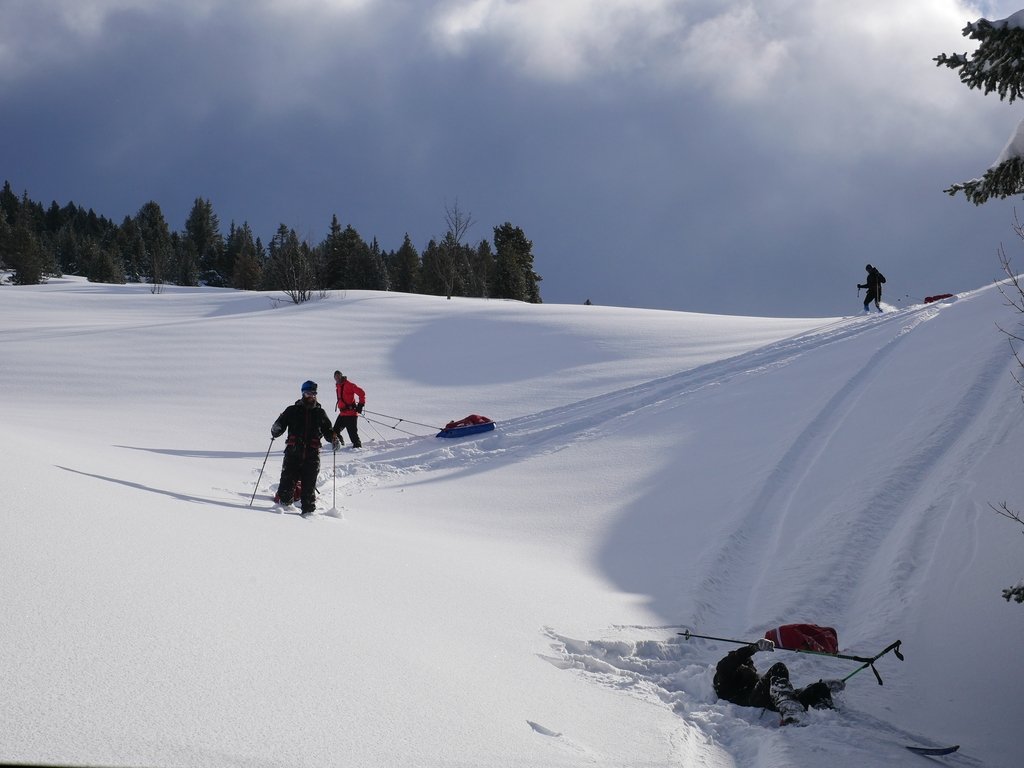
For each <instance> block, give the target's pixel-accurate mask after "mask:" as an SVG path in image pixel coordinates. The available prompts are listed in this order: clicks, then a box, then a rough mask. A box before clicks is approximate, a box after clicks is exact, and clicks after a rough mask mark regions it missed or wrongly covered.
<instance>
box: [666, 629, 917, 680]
mask: <svg viewBox="0 0 1024 768" xmlns="http://www.w3.org/2000/svg"><path fill="white" fill-rule="evenodd" d="M676 634H677V635H682V636H683V637H685V638H686V639H687V640H689V639H690V638H691V637H699V638H701V639H703V640H718V641H720V642H723V643H736V644H737V645H754V643H752V642H750V641H749V640H733V639H731V638H728V637H711V636H710V635H698V634H695V633H693V632H691V631H690V630H686V631H685V632H676ZM901 644H902V641H901V640H897V641H896V642H894V643H892V644H890V645H889V646H887V647H886V648H884V649H883V650H881V651H879V652H878V653H877V654H875V655H874V656H854V655H853V654H849V653H829V652H828V651H815V650H812V649H810V648H782V647H780V648H779V650H781V651H792V652H793V653H808V654H811V655H812V656H828V657H829V658H832V659H846V660H848V661H859V662H862V663H863V664H864V666H862V667H859V668H858V669H855V670H854V671H853V672H851V673H850V674H849V675H847V676H846V677H845V678H843V679H844V680H847V679H849V678H850V677H852V676H853V675H855V674H857V673H858V672H860V671H862V670H864V669H867V668H868V667H871V670H872V671H873V672H874V673H875V677H876V678H878V684H879V685H881V684H882V678H881V677H880V676H879V674H878V670H877V669H875V667H874V664H875V662H876V661H878V660H879V659H880V658H882V657H883V656H885V654H887V653H888V652H889V651H892V652H893V653H895V654H896V658H898V659H899V660H900V661H903V654H902V653H900V645H901Z"/></svg>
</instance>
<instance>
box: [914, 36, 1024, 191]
mask: <svg viewBox="0 0 1024 768" xmlns="http://www.w3.org/2000/svg"><path fill="white" fill-rule="evenodd" d="M1010 22H1011V20H1010V19H1004V20H1002V21H995V22H992V21H989V20H987V19H979V20H978V21H976V22H973V23H970V24H968V25H967V26H966V27H964V29H963V35H964V37H968V38H971V39H972V40H978V41H980V44H979V45H978V48H977V49H976V50H975V51H974V53H972V54H970V55H968V54H966V53H962V54H945V53H943V54H939V55H938V56H936V57H935V59H934V61H935V63H936V66H939V67H942V66H945V67H949V68H950V69H952V70H955V71H959V74H960V82H962V83H963V84H964V85H966V86H967V87H968V88H971V89H975V88H977V89H978V90H982V91H983V92H984V93H986V94H989V93H992V92H993V91H995V92H996V93H998V94H999V99H1000V101H1006V102H1007V103H1009V104H1012V103H1013V102H1014V101H1015V100H1016V99H1019V98H1021V96H1022V95H1024V28H1021V27H1019V26H1017V25H1016V24H1015V23H1010ZM1016 135H1017V138H1015V139H1014V140H1013V141H1011V142H1010V144H1009V145H1008V147H1007V150H1008V151H1006V152H1004V153H1003V155H1002V156H1001V157H1000V158H999V159H998V160H997V161H996V164H995V165H993V166H992V167H991V168H989V169H988V170H987V171H985V174H984V175H983V176H982V177H981V178H980V179H971V180H970V181H964V182H961V183H959V184H953V185H952V186H951V187H949V188H948V189H946V190H945V192H946V193H948V194H949V195H952V196H955V195H956V193H957V192H963V193H964V196H965V197H966V198H967V199H968V200H969V201H970V202H972V203H974V204H975V205H981V204H982V203H984V202H985V201H987V200H989V199H990V198H1006V197H1010V196H1012V195H1020V194H1024V158H1022V155H1024V141H1019V140H1018V139H1024V121H1021V123H1020V125H1018V127H1017V134H1016Z"/></svg>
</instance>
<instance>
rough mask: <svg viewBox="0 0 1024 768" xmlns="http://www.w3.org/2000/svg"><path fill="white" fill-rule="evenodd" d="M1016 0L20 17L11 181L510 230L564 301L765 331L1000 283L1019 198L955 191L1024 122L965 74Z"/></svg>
mask: <svg viewBox="0 0 1024 768" xmlns="http://www.w3.org/2000/svg"><path fill="white" fill-rule="evenodd" d="M1019 6H1020V3H1019V0H1017V2H989V3H964V2H960V1H959V0H907V2H902V3H900V4H898V7H895V8H894V7H893V5H892V3H889V2H884V1H883V0H864V1H863V2H858V3H856V4H851V3H846V2H841V1H840V0H808V2H803V3H792V2H789V1H788V0H750V1H749V2H721V1H715V2H711V1H710V0H601V2H596V1H590V2H588V1H586V0H562V1H561V2H548V1H547V0H520V1H519V2H512V1H511V0H415V2H413V1H412V0H323V1H320V2H311V1H309V0H296V1H294V2H284V0H245V2H240V1H238V0H225V1H223V2H217V1H216V0H173V1H171V0H166V1H161V0H154V1H151V2H144V1H142V0H84V1H83V0H3V2H0V126H2V135H3V141H2V142H0V175H2V176H3V178H4V179H6V180H7V181H9V182H10V183H11V184H12V187H13V188H14V189H15V191H16V192H17V193H18V194H21V193H22V192H24V193H27V194H28V195H29V197H30V198H31V199H33V200H37V201H40V202H42V203H43V204H44V205H48V204H49V202H50V201H57V202H58V203H59V204H61V205H63V204H65V203H67V202H69V201H70V202H74V203H76V204H78V205H81V206H83V207H86V208H92V209H93V210H95V211H96V212H97V213H99V214H102V215H105V216H107V217H109V218H111V219H113V220H114V221H117V222H120V221H121V220H122V219H123V218H124V216H128V215H134V214H136V213H137V212H138V210H139V208H141V207H142V205H143V204H145V203H146V202H148V201H150V200H154V201H156V202H157V203H158V204H159V205H160V207H161V209H162V210H163V212H164V215H165V217H166V218H167V220H168V223H169V225H170V226H171V228H172V229H175V230H177V231H181V230H183V229H184V223H185V220H186V218H187V216H188V213H189V211H190V209H191V207H192V205H193V203H194V201H195V200H196V199H197V198H203V199H205V200H209V201H210V202H211V203H212V204H213V208H214V211H215V213H216V214H217V215H218V217H219V218H220V221H221V225H222V227H223V228H224V230H225V231H226V230H227V228H228V226H229V225H230V223H231V222H235V223H236V224H241V223H243V222H248V223H249V224H250V225H251V226H252V228H253V230H254V232H255V233H256V234H257V235H259V236H261V237H262V239H263V240H264V242H267V241H269V239H270V238H271V236H272V235H273V233H274V232H275V231H276V229H277V228H278V226H279V225H280V224H282V223H283V224H286V225H287V226H289V227H291V228H294V229H295V230H296V232H297V233H299V234H300V236H302V237H304V238H306V239H308V240H309V241H311V242H319V241H320V240H321V239H322V238H323V237H324V236H325V235H326V233H327V231H328V227H329V224H330V221H331V217H332V216H334V215H337V216H338V218H339V221H341V222H342V224H343V225H348V224H350V225H352V226H353V227H355V229H356V230H357V231H358V232H359V233H360V234H361V235H362V236H363V238H364V239H366V240H367V241H368V242H369V241H370V240H371V239H373V238H376V239H377V241H378V242H379V243H380V245H381V247H382V248H384V249H385V250H391V249H397V248H398V247H399V246H400V245H401V243H402V240H403V238H404V236H405V234H409V236H410V238H411V239H412V242H413V244H414V245H416V247H417V248H419V249H420V250H422V249H423V248H424V247H425V246H426V245H427V243H428V242H429V241H430V239H432V238H440V237H441V236H443V234H444V232H445V231H446V227H447V225H446V221H445V211H446V209H450V208H452V207H454V206H456V205H457V206H458V207H459V209H460V210H462V211H463V212H466V213H468V215H469V217H470V219H471V221H472V222H473V225H472V226H471V227H470V229H469V231H468V233H467V239H468V240H469V241H470V242H471V243H474V244H475V243H476V242H479V241H480V240H483V239H488V240H490V239H492V238H493V230H494V227H496V226H500V225H501V224H503V223H505V222H511V223H513V224H514V225H516V226H519V227H521V228H522V229H523V231H524V232H525V234H526V235H527V237H528V238H530V239H531V240H532V242H533V245H534V256H535V267H536V271H537V272H538V273H539V274H540V275H541V276H542V277H543V283H542V284H541V291H542V296H543V298H544V300H545V301H550V302H555V303H582V302H583V301H585V300H586V299H590V300H591V301H593V302H595V303H598V304H606V305H615V306H626V307H645V308H660V309H675V310H686V311H700V312H717V313H726V314H747V315H767V316H782V317H785V316H806V317H810V316H833V315H838V314H844V313H847V312H850V311H853V310H855V309H856V308H857V289H856V286H857V284H858V283H861V282H862V281H863V280H864V277H865V271H864V267H865V265H866V264H867V263H872V264H875V265H876V266H878V267H879V268H880V269H881V270H882V272H883V273H884V274H885V275H886V276H887V278H888V279H889V283H887V286H888V287H887V290H888V291H889V294H890V296H891V298H892V299H893V300H894V301H896V300H897V299H898V300H899V301H900V302H912V301H915V300H920V299H921V298H922V297H924V296H928V295H933V294H936V293H942V292H956V291H962V290H969V289H973V288H977V287H979V286H981V285H986V284H989V283H990V282H991V281H992V280H993V279H995V278H998V277H1000V276H1001V272H1000V268H999V260H998V256H997V251H998V248H999V246H1000V244H1006V245H1007V249H1008V252H1009V255H1011V257H1012V256H1013V255H1014V253H1015V249H1018V250H1019V248H1020V243H1019V242H1018V241H1017V236H1016V235H1015V234H1014V232H1013V230H1012V224H1013V220H1014V212H1015V207H1016V203H1017V201H1016V200H1007V201H996V202H990V203H988V204H986V205H984V206H983V207H980V208H978V207H975V206H972V205H971V204H970V203H968V202H966V200H964V199H963V198H962V197H960V198H950V197H948V196H947V195H945V194H944V193H943V191H942V190H943V189H945V188H947V187H948V186H949V185H951V184H953V183H955V182H959V181H964V180H967V179H971V178H975V177H977V176H980V175H981V174H982V173H983V172H984V170H985V169H986V168H988V167H989V166H990V165H991V164H993V163H994V162H995V160H996V158H997V157H998V156H999V154H1000V151H1001V150H1002V148H1003V147H1004V146H1005V145H1006V143H1007V141H1008V138H1009V137H1010V136H1012V135H1013V133H1014V131H1015V128H1016V126H1017V123H1018V122H1019V121H1020V119H1021V117H1022V113H1021V111H1020V107H1019V105H1007V104H1005V103H1001V102H1000V101H999V100H998V98H997V97H996V96H995V95H989V96H985V95H983V94H981V93H980V92H977V91H969V90H968V89H967V88H966V87H964V86H963V85H961V84H960V82H959V79H958V77H957V75H956V73H955V72H953V71H951V70H948V69H946V68H943V69H939V68H937V67H936V66H935V63H934V62H933V61H932V59H933V58H934V57H935V56H936V55H938V54H939V53H951V52H965V51H968V50H971V49H973V47H974V41H971V40H968V39H966V38H964V37H962V35H961V30H962V29H963V28H964V26H965V25H966V24H967V23H968V22H971V21H974V20H976V19H978V18H981V17H986V18H990V19H999V18H1005V17H1006V16H1009V15H1010V14H1011V13H1013V12H1015V11H1016V10H1018V9H1019Z"/></svg>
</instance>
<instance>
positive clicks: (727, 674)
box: [714, 638, 845, 725]
mask: <svg viewBox="0 0 1024 768" xmlns="http://www.w3.org/2000/svg"><path fill="white" fill-rule="evenodd" d="M774 650H775V643H773V642H772V641H771V640H768V639H767V638H761V639H760V640H758V641H757V642H756V643H751V644H750V645H744V646H742V647H740V648H737V649H736V650H735V651H730V652H729V653H728V654H727V655H726V656H725V658H723V659H722V660H721V661H719V662H718V666H717V667H716V668H715V680H714V685H715V693H717V694H718V696H719V698H722V699H725V700H726V701H731V702H732V703H733V704H739V705H741V706H744V707H763V708H765V709H770V710H772V711H773V712H778V713H779V714H780V715H782V724H783V725H788V724H790V723H796V722H798V721H799V718H800V713H802V712H805V711H806V710H807V709H808V708H809V707H814V708H815V709H832V708H834V707H835V705H834V704H833V702H832V692H833V691H841V690H842V689H843V688H844V687H845V684H844V683H843V681H842V680H829V681H827V682H826V681H825V680H819V681H818V682H816V683H811V684H810V685H808V686H805V687H803V688H800V689H798V690H794V689H793V684H792V683H791V682H790V681H789V669H787V667H786V665H785V664H783V663H782V662H781V661H780V662H778V663H776V664H773V665H772V666H771V667H770V668H769V669H768V671H767V672H765V673H764V674H763V675H759V674H758V673H757V669H756V667H754V662H753V657H754V654H755V653H757V652H758V651H774Z"/></svg>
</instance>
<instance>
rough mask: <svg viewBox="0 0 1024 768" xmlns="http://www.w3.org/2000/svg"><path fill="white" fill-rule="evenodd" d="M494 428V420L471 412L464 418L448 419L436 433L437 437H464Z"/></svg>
mask: <svg viewBox="0 0 1024 768" xmlns="http://www.w3.org/2000/svg"><path fill="white" fill-rule="evenodd" d="M492 429H494V422H493V421H492V420H491V419H489V418H487V417H486V416H478V415H476V414H475V413H471V414H470V415H469V416H467V417H466V418H464V419H459V420H458V421H449V422H448V423H447V424H445V425H444V429H442V430H441V431H440V432H438V433H437V437H465V436H466V435H475V434H476V433H477V432H490V431H491V430H492Z"/></svg>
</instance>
